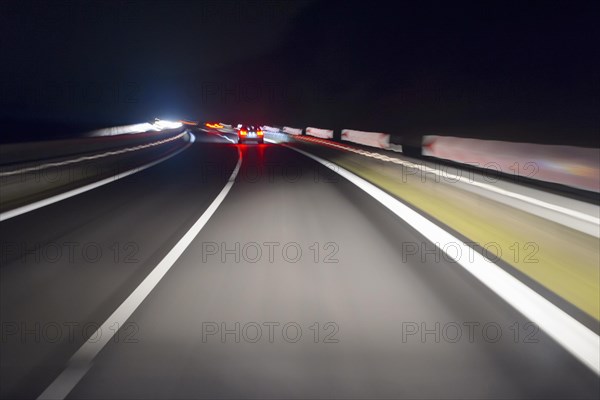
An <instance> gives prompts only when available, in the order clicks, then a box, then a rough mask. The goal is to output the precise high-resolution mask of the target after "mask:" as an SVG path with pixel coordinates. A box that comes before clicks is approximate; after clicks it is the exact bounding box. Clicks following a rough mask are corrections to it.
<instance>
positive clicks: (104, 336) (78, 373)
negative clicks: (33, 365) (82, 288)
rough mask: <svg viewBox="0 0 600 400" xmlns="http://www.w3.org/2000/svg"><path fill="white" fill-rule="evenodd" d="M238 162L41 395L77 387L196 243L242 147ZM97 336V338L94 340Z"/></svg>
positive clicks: (223, 193) (62, 393) (224, 192)
mask: <svg viewBox="0 0 600 400" xmlns="http://www.w3.org/2000/svg"><path fill="white" fill-rule="evenodd" d="M238 157H239V158H238V162H237V164H236V166H235V169H234V170H233V172H232V173H231V176H230V177H229V180H228V181H227V184H226V185H225V187H223V189H222V190H221V192H220V193H219V194H218V196H217V197H216V198H215V199H214V200H213V202H212V203H211V204H210V206H208V208H207V209H206V211H204V213H203V214H202V215H201V216H200V218H199V219H198V220H197V221H196V222H195V223H194V225H192V227H191V228H190V229H189V230H188V231H187V232H186V233H185V235H183V237H182V238H181V239H179V242H177V244H176V245H175V246H174V247H173V248H172V249H171V250H170V251H169V253H167V255H166V256H165V257H164V258H163V259H162V260H161V261H160V262H159V263H158V265H157V266H156V267H154V269H153V270H152V272H150V274H148V276H147V277H146V278H145V279H144V280H143V281H142V283H140V284H139V286H138V287H137V288H136V289H135V290H134V291H133V292H132V293H131V294H130V295H129V297H127V299H125V301H124V302H123V303H122V304H121V305H120V306H119V307H118V308H117V309H116V310H115V312H113V313H112V315H111V316H110V317H108V319H107V320H106V321H105V322H104V323H103V324H102V325H101V326H100V328H98V330H97V331H96V332H94V334H92V335H91V336H90V339H88V341H87V342H85V343H84V344H83V345H82V346H81V347H80V348H79V350H77V352H76V353H75V354H74V355H73V357H71V359H70V360H69V364H68V365H67V368H66V369H65V370H64V371H63V372H62V373H61V374H60V375H59V376H58V377H57V378H56V379H55V380H54V381H53V382H52V383H51V384H50V386H48V387H47V388H46V390H44V392H43V393H42V394H41V395H40V396H39V397H38V399H64V398H65V397H67V395H68V394H69V393H70V392H71V390H73V388H74V387H75V386H76V385H77V383H78V382H79V381H80V380H81V378H83V376H84V375H85V374H86V373H87V371H88V370H89V369H90V367H91V363H92V361H93V360H94V358H95V357H96V356H97V355H98V353H100V351H101V350H102V348H104V346H105V345H106V344H107V343H108V342H109V341H110V340H111V339H112V337H113V336H114V335H115V333H116V332H117V331H118V329H112V328H111V327H114V326H115V324H117V325H116V326H117V327H122V326H123V325H124V324H125V322H127V320H128V319H129V317H130V316H131V315H132V314H133V312H134V311H135V310H136V309H137V308H138V307H139V306H140V304H142V302H143V301H144V299H145V298H146V297H147V296H148V295H149V294H150V292H152V290H153V289H154V288H155V287H156V285H157V284H158V282H160V280H161V279H162V278H163V277H164V276H165V275H166V273H167V272H168V271H169V270H170V269H171V267H172V266H173V265H174V264H175V262H176V261H177V260H178V259H179V257H180V256H181V255H182V254H183V252H184V251H185V249H187V247H188V246H189V245H190V243H192V241H193V240H194V238H195V237H196V236H197V235H198V233H200V231H201V230H202V228H203V227H204V225H206V223H207V222H208V220H209V219H210V217H212V215H213V214H214V213H215V211H216V210H217V208H218V207H219V206H220V205H221V203H222V202H223V200H224V199H225V197H226V196H227V194H228V193H229V190H230V189H231V187H232V186H233V184H234V182H235V178H236V177H237V174H238V172H239V170H240V167H241V165H242V152H241V151H240V149H239V148H238ZM92 338H93V340H92Z"/></svg>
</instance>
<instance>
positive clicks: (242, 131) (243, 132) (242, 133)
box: [240, 130, 248, 136]
mask: <svg viewBox="0 0 600 400" xmlns="http://www.w3.org/2000/svg"><path fill="white" fill-rule="evenodd" d="M247 133H248V132H246V131H244V130H241V131H240V135H242V136H246V134H247Z"/></svg>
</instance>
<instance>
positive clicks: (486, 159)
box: [422, 136, 600, 193]
mask: <svg viewBox="0 0 600 400" xmlns="http://www.w3.org/2000/svg"><path fill="white" fill-rule="evenodd" d="M422 153H423V155H424V156H430V157H435V158H440V159H444V160H450V161H454V162H458V163H462V164H467V165H470V166H475V167H478V168H486V169H491V170H496V171H512V172H513V173H514V174H515V175H518V176H526V177H530V178H533V179H537V180H541V181H545V182H551V183H558V184H561V185H566V186H569V187H574V188H578V189H583V190H587V191H592V192H596V193H598V192H600V149H593V148H584V147H574V146H558V145H545V144H533V143H513V142H503V141H496V140H480V139H466V138H458V137H449V136H424V137H423V150H422Z"/></svg>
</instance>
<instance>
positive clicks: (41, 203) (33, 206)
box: [0, 133, 196, 222]
mask: <svg viewBox="0 0 600 400" xmlns="http://www.w3.org/2000/svg"><path fill="white" fill-rule="evenodd" d="M190 135H191V136H190V143H188V144H187V145H185V146H184V147H182V148H181V149H179V150H177V151H176V152H174V153H172V154H169V155H168V156H165V157H163V158H160V159H158V160H156V161H153V162H151V163H149V164H146V165H142V166H141V167H137V168H133V169H130V170H129V171H125V172H123V173H120V174H118V175H114V176H110V177H108V178H105V179H102V180H100V181H97V182H93V183H90V184H89V185H85V186H81V187H78V188H76V189H73V190H69V191H68V192H64V193H59V194H57V195H54V196H51V197H48V198H45V199H42V200H38V201H35V202H33V203H30V204H26V205H24V206H21V207H17V208H13V209H12V210H8V211H4V212H3V213H0V222H2V221H6V220H7V219H10V218H14V217H16V216H18V215H21V214H25V213H28V212H30V211H34V210H37V209H38V208H42V207H45V206H48V205H50V204H54V203H56V202H59V201H61V200H65V199H68V198H69V197H73V196H77V195H78V194H81V193H85V192H88V191H90V190H92V189H96V188H97V187H100V186H104V185H106V184H108V183H111V182H114V181H117V180H119V179H122V178H125V177H126V176H129V175H133V174H135V173H137V172H140V171H143V170H145V169H148V168H150V167H153V166H155V165H156V164H160V163H161V162H163V161H166V160H168V159H169V158H171V157H174V156H176V155H177V154H179V153H181V152H182V151H184V150H185V149H187V148H188V147H189V146H190V145H191V144H192V143H194V141H195V140H196V138H195V137H194V135H192V134H191V133H190Z"/></svg>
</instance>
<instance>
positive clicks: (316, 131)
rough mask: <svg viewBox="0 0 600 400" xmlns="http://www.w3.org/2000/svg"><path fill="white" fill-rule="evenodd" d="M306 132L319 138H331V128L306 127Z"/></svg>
mask: <svg viewBox="0 0 600 400" xmlns="http://www.w3.org/2000/svg"><path fill="white" fill-rule="evenodd" d="M306 134H307V135H310V136H314V137H318V138H321V139H333V129H321V128H313V127H308V128H306Z"/></svg>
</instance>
